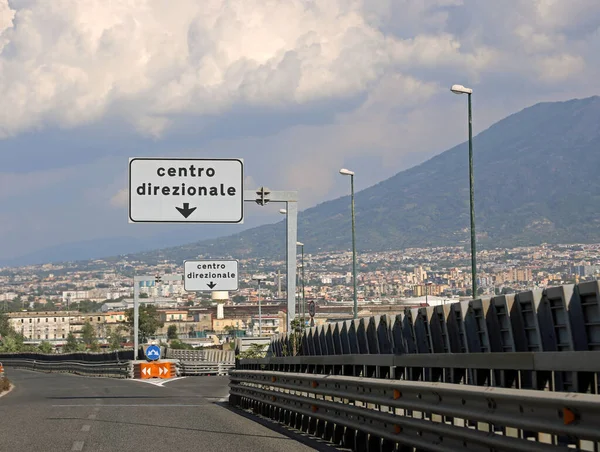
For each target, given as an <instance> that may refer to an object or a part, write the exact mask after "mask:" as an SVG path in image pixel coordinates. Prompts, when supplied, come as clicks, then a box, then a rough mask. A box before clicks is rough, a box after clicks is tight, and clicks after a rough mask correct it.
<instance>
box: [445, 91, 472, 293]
mask: <svg viewBox="0 0 600 452" xmlns="http://www.w3.org/2000/svg"><path fill="white" fill-rule="evenodd" d="M450 90H451V91H452V92H453V93H455V94H466V95H467V99H468V105H469V192H470V193H469V196H470V210H471V279H472V291H473V299H475V298H477V257H476V247H475V206H474V203H475V195H474V179H473V119H472V113H471V94H473V90H472V89H471V88H465V87H464V86H462V85H452V88H450Z"/></svg>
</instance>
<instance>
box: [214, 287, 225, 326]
mask: <svg viewBox="0 0 600 452" xmlns="http://www.w3.org/2000/svg"><path fill="white" fill-rule="evenodd" d="M211 299H212V301H216V302H217V319H223V318H225V312H224V310H223V306H224V304H225V302H227V301H229V292H227V291H226V290H215V291H213V292H212V294H211Z"/></svg>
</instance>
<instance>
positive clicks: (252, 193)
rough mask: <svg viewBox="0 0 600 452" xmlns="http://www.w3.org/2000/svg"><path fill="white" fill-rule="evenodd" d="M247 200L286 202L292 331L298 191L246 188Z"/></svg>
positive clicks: (288, 321) (259, 202)
mask: <svg viewBox="0 0 600 452" xmlns="http://www.w3.org/2000/svg"><path fill="white" fill-rule="evenodd" d="M244 201H245V202H256V203H257V204H258V205H261V206H265V205H266V204H267V203H269V202H284V203H285V204H286V207H287V209H286V210H287V214H286V215H287V222H286V223H287V230H286V242H287V244H286V245H287V246H286V256H287V275H286V280H287V316H286V317H287V318H286V323H287V331H288V332H289V331H291V323H292V320H294V318H295V317H296V270H297V268H296V242H297V241H298V192H297V191H271V190H269V189H267V188H265V187H261V188H259V189H258V190H244Z"/></svg>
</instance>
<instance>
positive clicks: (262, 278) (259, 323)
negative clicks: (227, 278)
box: [252, 275, 267, 337]
mask: <svg viewBox="0 0 600 452" xmlns="http://www.w3.org/2000/svg"><path fill="white" fill-rule="evenodd" d="M252 279H254V280H255V281H258V291H257V294H258V336H259V337H261V336H262V307H261V304H260V282H261V281H264V280H265V279H267V277H266V275H254V276H253V277H252Z"/></svg>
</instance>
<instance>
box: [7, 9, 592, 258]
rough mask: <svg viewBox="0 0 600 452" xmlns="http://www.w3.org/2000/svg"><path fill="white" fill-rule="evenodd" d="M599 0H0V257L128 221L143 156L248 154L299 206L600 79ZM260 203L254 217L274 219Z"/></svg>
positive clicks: (259, 172)
mask: <svg viewBox="0 0 600 452" xmlns="http://www.w3.org/2000/svg"><path fill="white" fill-rule="evenodd" d="M598 49H600V1H598V0H502V1H488V0H202V1H198V0H0V99H1V103H2V108H0V260H1V259H7V258H11V257H15V256H21V255H25V254H28V253H31V252H34V251H36V250H39V249H43V248H46V247H50V246H55V245H60V244H67V243H72V242H79V241H87V240H98V239H105V238H114V237H132V238H134V237H135V238H140V237H141V238H149V237H150V238H151V237H157V239H156V240H155V244H156V246H157V247H160V246H161V245H164V244H167V242H169V240H171V241H175V242H176V241H187V240H194V239H198V238H203V237H205V236H210V235H215V234H219V233H221V234H222V233H224V232H226V233H230V232H236V231H239V230H241V228H242V226H231V227H227V228H223V227H210V226H204V225H195V226H190V225H173V226H159V225H142V224H128V223H127V205H126V200H127V165H128V158H129V157H135V156H138V157H140V156H163V157H168V156H174V157H204V158H211V157H238V158H243V159H244V160H245V172H246V183H247V184H249V185H247V188H248V187H249V188H254V187H258V186H260V185H266V186H268V187H269V188H271V189H281V190H283V189H296V190H298V191H299V193H300V208H301V209H303V208H307V207H310V206H313V205H315V204H317V203H319V202H322V201H324V200H327V199H331V198H334V197H338V196H340V195H343V194H345V193H346V192H347V190H348V186H347V184H348V181H347V179H344V178H342V177H341V176H339V175H338V173H337V171H338V169H339V168H340V167H349V168H353V169H355V170H357V176H356V184H357V188H358V189H360V188H365V187H367V186H369V185H372V184H374V183H376V182H379V181H380V180H383V179H385V178H387V177H389V176H391V175H393V174H395V173H397V172H399V171H401V170H403V169H406V168H408V167H410V166H413V165H414V164H416V163H420V162H422V161H424V160H426V159H428V158H429V157H431V156H433V155H435V154H437V153H439V152H442V151H444V150H445V149H447V148H449V147H451V146H453V145H455V144H457V143H459V142H461V141H464V140H465V139H466V136H467V135H466V134H467V130H466V98H465V97H459V96H456V95H453V94H452V93H451V92H450V91H449V87H450V85H452V84H453V83H461V84H464V85H467V86H469V87H472V88H473V89H474V95H473V108H474V130H475V133H477V132H478V131H481V130H482V129H484V128H486V127H488V126H489V125H491V124H492V123H493V122H495V121H497V120H499V119H501V118H503V117H504V116H506V115H508V114H511V113H514V112H516V111H518V110H520V109H522V108H524V107H527V106H529V105H531V104H534V103H536V102H540V101H552V100H565V99H570V98H574V97H587V96H591V95H596V94H600V92H599V91H600V87H599V86H600V85H599V84H598V80H600V52H599V51H598ZM276 212H277V208H276V207H275V206H271V207H269V208H259V207H252V206H250V207H249V208H248V209H247V214H246V215H247V218H246V222H245V224H244V227H248V226H251V225H255V224H259V223H261V222H267V221H268V222H272V221H278V220H280V218H279V215H278V214H277V213H276Z"/></svg>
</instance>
